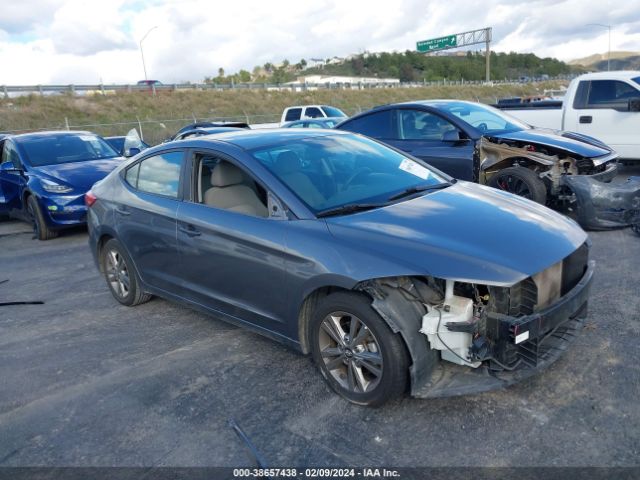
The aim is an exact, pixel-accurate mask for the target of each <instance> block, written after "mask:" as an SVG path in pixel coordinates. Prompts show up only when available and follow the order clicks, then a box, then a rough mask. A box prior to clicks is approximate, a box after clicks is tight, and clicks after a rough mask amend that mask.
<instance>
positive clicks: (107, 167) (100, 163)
mask: <svg viewBox="0 0 640 480" xmlns="http://www.w3.org/2000/svg"><path fill="white" fill-rule="evenodd" d="M123 160H124V159H123V158H122V157H116V158H105V159H102V160H86V161H83V162H70V163H61V164H58V165H43V166H41V167H32V170H33V171H34V172H37V174H38V175H39V176H42V177H45V178H47V179H49V180H53V181H57V182H63V183H65V184H67V185H69V186H71V187H73V188H74V189H76V190H79V191H81V192H86V191H88V190H89V189H90V188H91V186H92V185H93V184H94V183H96V182H97V181H99V180H102V179H103V178H104V177H106V176H107V175H108V174H109V173H111V171H112V170H114V169H115V168H116V167H117V166H118V165H120V164H121V163H122V161H123Z"/></svg>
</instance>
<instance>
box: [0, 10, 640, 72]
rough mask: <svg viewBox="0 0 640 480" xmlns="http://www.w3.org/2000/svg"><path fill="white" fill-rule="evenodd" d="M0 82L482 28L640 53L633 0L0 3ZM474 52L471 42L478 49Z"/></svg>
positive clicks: (213, 64) (502, 44)
mask: <svg viewBox="0 0 640 480" xmlns="http://www.w3.org/2000/svg"><path fill="white" fill-rule="evenodd" d="M2 10H3V11H2V16H1V17H0V62H1V64H2V65H4V66H6V65H11V66H12V68H3V70H2V72H1V73H0V84H37V83H54V82H55V83H97V82H99V81H100V80H101V79H102V81H103V82H104V83H121V82H135V81H137V80H139V79H140V78H142V76H143V71H142V65H141V61H140V52H139V50H138V42H139V41H140V39H141V38H142V36H143V35H144V34H145V33H146V32H148V31H149V29H151V28H152V27H154V26H157V27H158V28H157V29H155V30H153V31H152V32H151V33H150V34H149V35H148V37H147V39H146V40H145V41H144V50H145V58H146V60H147V70H148V76H149V78H157V79H159V80H162V81H165V82H178V81H182V80H191V81H200V80H202V79H203V78H204V76H208V75H216V74H217V70H218V68H219V67H223V68H224V69H225V70H226V71H227V72H232V71H237V70H238V69H240V68H245V69H248V70H250V69H251V68H252V67H253V66H254V65H258V64H264V63H265V62H267V61H269V62H280V61H281V60H283V59H285V58H287V59H289V60H290V61H292V62H297V61H298V60H299V59H301V58H312V57H313V58H328V57H332V56H334V55H338V56H344V55H347V54H349V53H355V52H358V51H363V50H369V51H385V50H386V51H390V50H398V51H404V50H407V49H413V48H415V42H416V41H417V40H422V39H426V38H431V37H435V36H440V35H446V34H450V33H456V32H461V31H466V30H472V29H476V28H482V27H486V26H492V27H493V37H494V43H493V48H494V49H495V50H498V51H522V52H534V53H536V54H538V55H542V56H556V57H559V58H561V59H564V60H569V59H572V58H576V57H582V56H586V55H589V54H591V53H596V52H600V53H601V52H604V51H605V50H606V48H607V31H606V29H602V28H599V27H593V26H588V24H589V23H603V24H608V23H611V24H612V25H614V28H613V31H612V38H611V41H612V49H614V50H615V49H622V48H624V49H627V50H640V0H631V1H626V2H606V1H605V2H600V3H593V2H591V1H588V0H564V1H563V0H560V1H553V0H538V1H508V0H485V1H484V2H469V1H468V0H448V1H447V2H424V1H420V0H398V1H396V2H389V1H388V0H368V1H366V0H352V1H344V0H342V1H340V0H315V1H313V2H304V1H300V0H271V1H264V0H235V1H231V2H229V1H219V2H211V1H206V0H181V1H169V0H141V1H131V0H113V1H109V2H105V1H104V0H84V1H80V0H67V1H59V0H58V1H56V0H24V1H22V2H20V3H18V2H11V3H10V4H8V5H6V6H5V5H3V9H2ZM480 48H482V46H481V45H479V46H478V49H480Z"/></svg>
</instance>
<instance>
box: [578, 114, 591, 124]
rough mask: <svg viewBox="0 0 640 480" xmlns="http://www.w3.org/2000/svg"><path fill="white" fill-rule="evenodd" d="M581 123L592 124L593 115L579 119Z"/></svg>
mask: <svg viewBox="0 0 640 480" xmlns="http://www.w3.org/2000/svg"><path fill="white" fill-rule="evenodd" d="M578 121H579V122H580V123H591V122H592V121H593V117H592V116H591V115H585V116H582V117H580V118H579V119H578Z"/></svg>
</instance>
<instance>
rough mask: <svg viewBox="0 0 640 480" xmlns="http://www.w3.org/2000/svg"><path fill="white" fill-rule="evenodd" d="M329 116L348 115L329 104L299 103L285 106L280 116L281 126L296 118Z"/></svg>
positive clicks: (345, 116)
mask: <svg viewBox="0 0 640 480" xmlns="http://www.w3.org/2000/svg"><path fill="white" fill-rule="evenodd" d="M329 117H344V118H345V119H346V118H347V115H346V114H345V113H344V112H343V111H342V110H340V109H339V108H336V107H331V106H329V105H297V106H295V107H288V108H285V109H284V111H283V112H282V117H281V118H280V126H282V125H284V124H285V123H288V122H293V121H295V120H302V119H305V118H329Z"/></svg>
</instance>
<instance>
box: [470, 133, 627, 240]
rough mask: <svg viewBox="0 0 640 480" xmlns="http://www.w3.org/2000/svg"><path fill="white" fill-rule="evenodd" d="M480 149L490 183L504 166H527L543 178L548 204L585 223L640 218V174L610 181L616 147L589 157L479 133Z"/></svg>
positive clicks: (598, 225) (593, 225)
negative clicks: (484, 135)
mask: <svg viewBox="0 0 640 480" xmlns="http://www.w3.org/2000/svg"><path fill="white" fill-rule="evenodd" d="M479 152H480V155H481V170H482V171H481V175H480V181H481V183H489V182H490V179H491V177H493V176H494V175H495V174H497V173H498V172H499V171H500V170H502V169H504V168H508V167H512V166H520V167H523V168H528V169H530V170H532V171H534V172H535V173H536V174H537V175H538V176H539V178H540V179H541V180H542V181H543V182H544V184H545V186H546V189H547V193H548V195H549V196H548V201H547V203H548V205H550V206H553V207H555V208H556V209H558V210H560V211H565V212H569V213H571V212H573V213H575V215H576V217H577V218H576V219H577V221H578V223H580V225H581V226H582V227H583V228H585V229H588V230H602V229H607V228H618V227H627V226H633V225H637V224H639V223H640V178H638V177H632V178H630V179H628V180H627V182H626V183H623V184H615V183H611V181H612V180H613V179H614V178H615V176H616V174H617V173H618V163H617V158H618V155H617V154H616V153H615V152H610V153H608V154H606V155H602V156H599V157H593V158H586V157H580V156H579V155H576V154H572V153H571V152H562V151H560V150H557V149H553V148H550V147H549V146H540V145H536V144H531V143H527V142H523V141H516V140H507V139H504V138H492V137H483V138H481V140H480V143H479Z"/></svg>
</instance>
